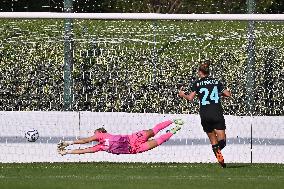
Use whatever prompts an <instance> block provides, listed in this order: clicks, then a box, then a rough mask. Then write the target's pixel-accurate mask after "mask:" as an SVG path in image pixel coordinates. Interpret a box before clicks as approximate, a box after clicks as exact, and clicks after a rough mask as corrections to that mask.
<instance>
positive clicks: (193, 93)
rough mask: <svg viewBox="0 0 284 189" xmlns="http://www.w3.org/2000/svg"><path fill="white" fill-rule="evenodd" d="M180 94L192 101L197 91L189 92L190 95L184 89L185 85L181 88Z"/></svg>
mask: <svg viewBox="0 0 284 189" xmlns="http://www.w3.org/2000/svg"><path fill="white" fill-rule="evenodd" d="M178 95H179V96H180V97H182V98H185V99H186V100H189V101H192V100H193V99H194V97H195V95H196V92H195V91H193V92H191V93H189V94H188V95H187V94H185V92H184V91H183V87H181V88H180V90H179V93H178Z"/></svg>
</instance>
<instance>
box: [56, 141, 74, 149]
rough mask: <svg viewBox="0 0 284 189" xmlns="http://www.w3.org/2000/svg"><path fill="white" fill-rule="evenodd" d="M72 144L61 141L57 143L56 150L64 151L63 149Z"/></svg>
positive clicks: (71, 142)
mask: <svg viewBox="0 0 284 189" xmlns="http://www.w3.org/2000/svg"><path fill="white" fill-rule="evenodd" d="M72 144H74V142H73V141H63V140H60V141H59V143H58V144H57V148H58V149H64V148H65V147H67V146H69V145H72Z"/></svg>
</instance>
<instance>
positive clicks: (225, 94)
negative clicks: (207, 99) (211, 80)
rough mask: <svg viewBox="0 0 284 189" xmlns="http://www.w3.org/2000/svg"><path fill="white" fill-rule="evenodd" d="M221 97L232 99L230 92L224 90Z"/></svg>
mask: <svg viewBox="0 0 284 189" xmlns="http://www.w3.org/2000/svg"><path fill="white" fill-rule="evenodd" d="M222 96H224V97H232V93H231V91H229V90H228V89H225V90H224V91H223V92H222Z"/></svg>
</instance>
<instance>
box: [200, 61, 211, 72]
mask: <svg viewBox="0 0 284 189" xmlns="http://www.w3.org/2000/svg"><path fill="white" fill-rule="evenodd" d="M198 71H200V72H202V73H203V74H204V75H209V73H210V69H209V62H208V61H207V62H204V63H202V64H200V66H199V68H198Z"/></svg>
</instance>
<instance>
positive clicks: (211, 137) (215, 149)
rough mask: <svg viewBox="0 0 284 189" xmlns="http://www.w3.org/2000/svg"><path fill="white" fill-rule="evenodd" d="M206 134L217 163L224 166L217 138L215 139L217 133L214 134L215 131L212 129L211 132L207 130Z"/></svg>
mask: <svg viewBox="0 0 284 189" xmlns="http://www.w3.org/2000/svg"><path fill="white" fill-rule="evenodd" d="M207 136H208V138H209V140H210V143H211V145H212V150H213V153H214V155H215V156H216V158H217V160H218V162H219V164H220V165H221V166H222V167H226V164H225V161H224V158H223V155H222V153H221V148H220V147H219V144H218V139H217V135H216V133H215V131H214V130H213V131H211V132H207Z"/></svg>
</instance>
